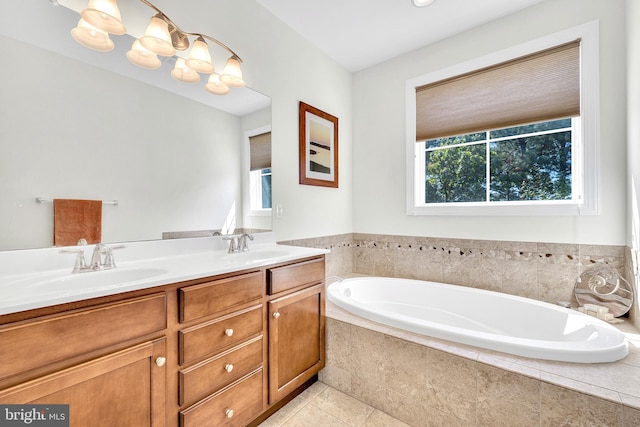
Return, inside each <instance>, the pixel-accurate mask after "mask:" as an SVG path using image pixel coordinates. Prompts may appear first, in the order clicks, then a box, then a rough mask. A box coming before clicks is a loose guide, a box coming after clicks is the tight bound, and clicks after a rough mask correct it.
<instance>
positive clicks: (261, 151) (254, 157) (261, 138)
mask: <svg viewBox="0 0 640 427" xmlns="http://www.w3.org/2000/svg"><path fill="white" fill-rule="evenodd" d="M249 147H250V152H251V170H252V171H255V170H260V169H266V168H270V167H271V132H266V133H261V134H260V135H254V136H250V137H249Z"/></svg>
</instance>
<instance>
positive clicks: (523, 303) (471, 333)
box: [327, 277, 629, 363]
mask: <svg viewBox="0 0 640 427" xmlns="http://www.w3.org/2000/svg"><path fill="white" fill-rule="evenodd" d="M327 294H328V298H329V300H330V301H331V302H333V303H334V304H336V305H337V306H339V307H341V308H343V309H345V310H347V311H349V312H351V313H354V314H356V315H359V316H361V317H364V318H367V319H369V320H373V321H376V322H379V323H383V324H386V325H389V326H393V327H396V328H401V329H404V330H407V331H411V332H415V333H419V334H422V335H425V336H429V337H433V338H439V339H444V340H449V341H455V342H458V343H462V344H469V345H473V346H477V347H481V348H485V349H489V350H496V351H500V352H504V353H510V354H514V355H518V356H525V357H531V358H536V359H546V360H557V361H564V362H579V363H598V362H613V361H616V360H620V359H622V358H624V357H625V356H626V355H627V354H628V351H629V349H628V343H627V339H626V337H625V336H624V334H623V333H622V332H620V331H619V330H618V329H616V328H615V327H613V326H611V325H610V324H608V323H606V322H604V321H602V320H599V319H596V318H594V317H592V316H588V315H586V314H582V313H579V312H577V311H574V310H571V309H568V308H564V307H560V306H557V305H553V304H548V303H545V302H541V301H536V300H532V299H528V298H523V297H518V296H514V295H508V294H503V293H499V292H492V291H486V290H481V289H474V288H468V287H464V286H455V285H447V284H444V283H436V282H427V281H420V280H409V279H395V278H382V277H358V278H352V279H345V280H342V281H340V282H335V283H332V284H331V285H330V286H329V287H328V293H327Z"/></svg>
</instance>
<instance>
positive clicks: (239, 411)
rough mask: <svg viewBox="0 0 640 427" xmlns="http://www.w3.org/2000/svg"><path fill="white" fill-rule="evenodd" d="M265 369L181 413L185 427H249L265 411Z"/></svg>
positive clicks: (258, 370) (182, 425)
mask: <svg viewBox="0 0 640 427" xmlns="http://www.w3.org/2000/svg"><path fill="white" fill-rule="evenodd" d="M262 379H263V372H262V368H260V369H257V370H256V371H254V372H253V373H251V374H249V375H247V376H246V377H244V378H243V379H241V380H240V381H238V382H237V383H235V384H233V385H232V386H230V387H228V388H226V389H224V390H222V391H221V392H219V393H217V394H215V395H213V396H211V397H209V398H207V399H205V400H202V401H201V402H198V403H196V404H195V405H193V406H191V407H189V408H187V409H185V410H184V411H181V412H180V426H181V427H202V426H238V427H240V426H245V425H246V424H247V422H248V421H251V420H252V419H253V418H254V417H255V416H256V415H258V414H259V413H260V412H262V406H263V399H262V389H263V387H262V386H263V384H262Z"/></svg>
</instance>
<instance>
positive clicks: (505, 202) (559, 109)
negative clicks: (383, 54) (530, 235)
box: [407, 23, 598, 215]
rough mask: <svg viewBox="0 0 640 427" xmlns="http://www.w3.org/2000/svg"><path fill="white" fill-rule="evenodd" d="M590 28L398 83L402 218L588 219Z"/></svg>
mask: <svg viewBox="0 0 640 427" xmlns="http://www.w3.org/2000/svg"><path fill="white" fill-rule="evenodd" d="M597 40H598V37H597V23H592V24H586V25H583V26H580V27H576V28H573V29H570V30H567V31H564V32H562V33H558V34H554V35H551V36H549V37H545V38H543V39H539V40H536V41H534V42H530V43H527V44H525V45H521V46H517V47H514V48H512V49H509V50H506V51H501V52H498V53H496V54H493V55H489V56H487V57H483V58H479V59H476V60H473V61H470V62H468V63H464V64H459V65H457V66H454V67H450V68H448V69H445V70H440V71H437V72H433V73H430V74H428V75H426V76H422V77H419V78H417V79H413V80H410V81H408V82H407V112H408V113H407V165H408V168H407V169H408V170H407V210H408V213H409V214H412V215H421V214H426V215H429V214H436V215H440V214H460V215H478V214H488V215H503V214H507V215H520V214H522V215H543V214H552V215H567V214H568V215H571V214H574V215H575V214H596V213H597V182H598V169H597V148H598V147H597V136H598V133H597V121H598V116H597V111H598V109H597V92H598V78H597V69H598V51H597V47H598V41H597Z"/></svg>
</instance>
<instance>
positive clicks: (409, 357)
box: [384, 335, 427, 397]
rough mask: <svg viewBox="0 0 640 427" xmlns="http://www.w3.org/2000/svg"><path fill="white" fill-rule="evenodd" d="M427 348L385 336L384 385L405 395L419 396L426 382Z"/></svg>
mask: <svg viewBox="0 0 640 427" xmlns="http://www.w3.org/2000/svg"><path fill="white" fill-rule="evenodd" d="M426 371H427V348H426V347H424V346H422V345H418V344H414V343H412V342H409V341H405V340H401V339H398V338H394V337H390V336H388V335H387V336H385V340H384V387H385V388H386V389H388V390H392V391H394V392H395V393H398V394H400V395H402V396H406V397H416V396H421V395H422V394H423V393H424V391H425V387H426V384H427V379H426Z"/></svg>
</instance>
